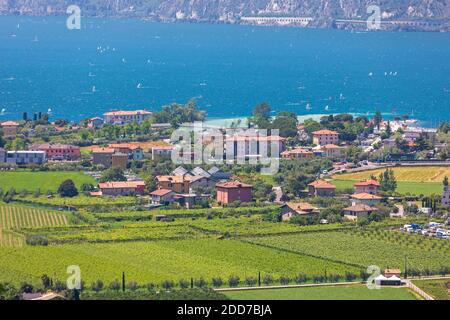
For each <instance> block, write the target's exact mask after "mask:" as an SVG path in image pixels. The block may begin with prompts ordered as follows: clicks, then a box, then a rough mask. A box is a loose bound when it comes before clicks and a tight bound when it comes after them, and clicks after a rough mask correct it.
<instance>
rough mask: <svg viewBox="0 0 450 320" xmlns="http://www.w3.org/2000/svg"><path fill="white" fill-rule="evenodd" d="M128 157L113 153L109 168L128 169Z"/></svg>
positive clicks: (123, 154) (124, 154)
mask: <svg viewBox="0 0 450 320" xmlns="http://www.w3.org/2000/svg"><path fill="white" fill-rule="evenodd" d="M128 162H129V155H128V154H126V153H119V152H115V153H114V154H113V155H112V157H111V166H112V167H113V168H120V169H122V170H125V169H126V168H127V167H128Z"/></svg>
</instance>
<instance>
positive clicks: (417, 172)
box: [334, 166, 450, 183]
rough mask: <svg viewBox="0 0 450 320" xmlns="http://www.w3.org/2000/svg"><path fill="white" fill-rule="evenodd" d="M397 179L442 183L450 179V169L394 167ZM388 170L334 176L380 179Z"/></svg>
mask: <svg viewBox="0 0 450 320" xmlns="http://www.w3.org/2000/svg"><path fill="white" fill-rule="evenodd" d="M391 169H392V170H394V174H395V177H396V178H397V180H398V181H409V182H438V183H441V182H442V180H444V177H445V176H448V177H450V167H432V166H430V167H428V166H427V167H412V166H411V167H410V166H407V167H394V168H391ZM385 170H386V169H378V170H369V171H362V172H355V173H344V174H339V175H336V176H334V178H336V179H339V180H364V179H369V178H370V176H371V175H375V176H376V177H378V176H379V175H380V174H381V173H383V172H384V171H385Z"/></svg>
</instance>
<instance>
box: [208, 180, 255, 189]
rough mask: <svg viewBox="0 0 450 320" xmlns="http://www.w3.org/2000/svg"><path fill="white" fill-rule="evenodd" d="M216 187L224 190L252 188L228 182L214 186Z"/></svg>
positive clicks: (247, 185)
mask: <svg viewBox="0 0 450 320" xmlns="http://www.w3.org/2000/svg"><path fill="white" fill-rule="evenodd" d="M216 187H219V188H225V189H237V188H253V186H252V185H250V184H245V183H242V182H239V181H228V182H223V183H218V184H216Z"/></svg>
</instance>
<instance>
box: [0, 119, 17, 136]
mask: <svg viewBox="0 0 450 320" xmlns="http://www.w3.org/2000/svg"><path fill="white" fill-rule="evenodd" d="M19 126H20V125H19V124H18V123H17V122H14V121H5V122H2V123H1V127H2V131H3V135H4V136H5V137H13V136H15V135H16V134H17V131H18V130H19Z"/></svg>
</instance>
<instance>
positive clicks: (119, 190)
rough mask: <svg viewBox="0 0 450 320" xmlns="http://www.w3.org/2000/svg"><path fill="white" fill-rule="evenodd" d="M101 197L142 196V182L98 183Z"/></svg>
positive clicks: (143, 185)
mask: <svg viewBox="0 0 450 320" xmlns="http://www.w3.org/2000/svg"><path fill="white" fill-rule="evenodd" d="M98 187H99V188H100V190H101V192H102V194H103V195H108V196H129V195H132V194H136V193H137V194H144V192H145V182H144V181H112V182H105V183H99V184H98Z"/></svg>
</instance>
